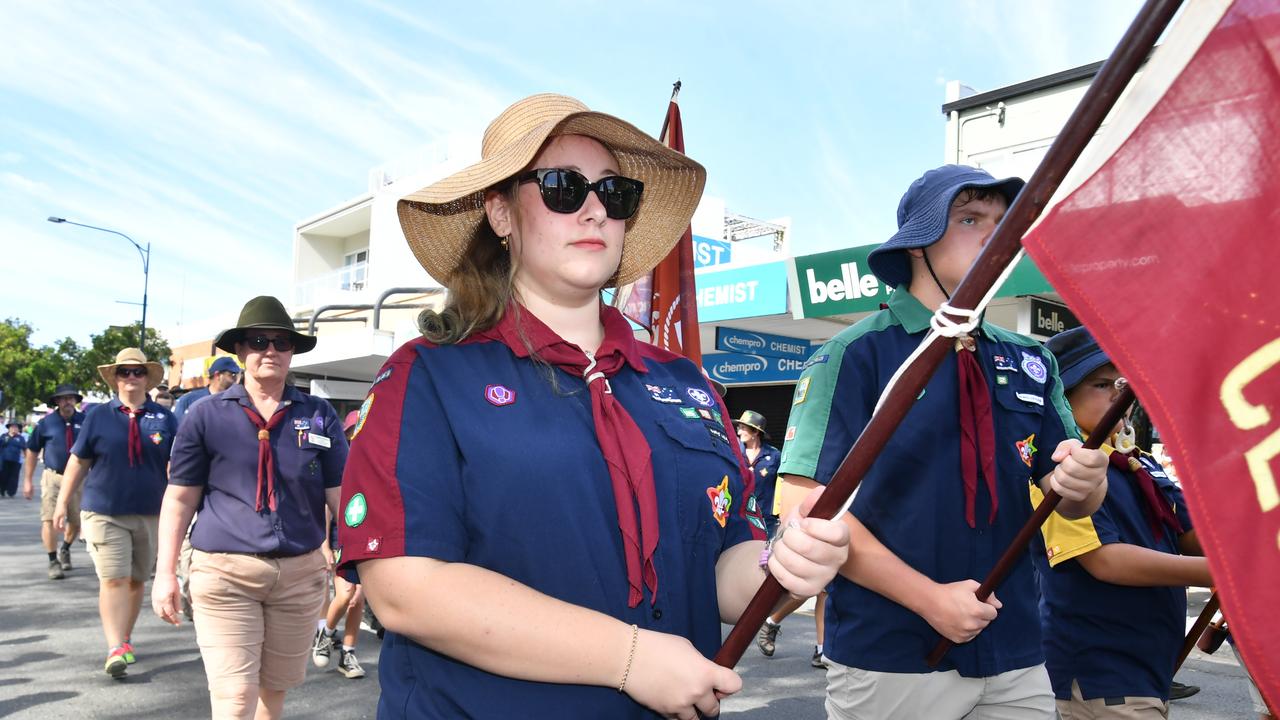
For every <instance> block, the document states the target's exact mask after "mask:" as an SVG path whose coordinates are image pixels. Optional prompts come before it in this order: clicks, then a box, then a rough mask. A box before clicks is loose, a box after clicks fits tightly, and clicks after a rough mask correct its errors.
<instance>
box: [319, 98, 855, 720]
mask: <svg viewBox="0 0 1280 720" xmlns="http://www.w3.org/2000/svg"><path fill="white" fill-rule="evenodd" d="M481 155H482V157H483V158H484V159H483V160H481V161H480V162H479V163H478V164H476V165H473V166H471V167H469V168H466V169H464V170H462V171H460V172H458V173H457V174H455V175H453V176H450V177H448V178H445V179H443V180H440V181H439V182H437V183H436V184H434V185H432V186H430V187H427V188H425V189H423V190H420V191H418V192H415V193H412V194H410V195H409V196H408V197H407V199H404V200H401V201H400V204H399V214H400V221H401V226H402V228H403V229H404V231H405V235H406V238H407V239H408V241H409V244H410V247H411V248H412V249H413V251H414V253H415V255H416V256H417V258H418V260H419V262H421V263H423V266H424V267H425V268H426V270H427V272H428V273H429V274H430V275H431V276H432V277H433V278H436V279H437V280H439V281H440V282H441V283H442V284H444V285H445V286H446V287H448V288H449V299H448V303H447V305H446V306H445V308H444V310H443V311H441V312H438V313H437V312H426V313H424V314H423V316H422V318H421V320H420V323H421V326H422V328H423V330H424V337H423V338H421V339H418V340H414V341H412V342H409V343H407V344H405V345H403V346H402V347H400V349H398V350H397V351H396V352H395V353H394V354H393V355H392V356H391V358H390V359H389V360H388V361H387V363H386V364H385V365H384V366H383V369H382V371H381V372H380V373H379V374H378V376H377V377H376V378H375V380H374V383H373V386H372V388H371V389H370V392H369V395H368V397H367V398H366V399H365V402H364V405H363V406H362V408H361V413H360V418H359V420H358V421H357V424H356V427H355V430H354V437H355V441H354V443H353V445H352V456H351V462H350V463H349V464H348V467H347V473H346V475H345V477H344V478H343V491H342V493H343V502H344V511H343V513H342V514H341V516H340V517H341V522H342V526H341V531H340V538H341V540H342V568H343V569H344V571H345V572H348V573H351V571H353V570H358V572H359V579H360V581H361V582H362V583H363V586H364V589H365V593H366V594H367V597H368V599H369V602H370V603H371V604H372V605H373V608H374V610H375V611H376V612H377V615H378V619H379V620H381V621H382V624H383V625H385V626H386V629H387V635H386V638H385V639H384V641H383V651H382V657H381V660H380V662H379V667H378V676H379V678H380V680H381V684H382V698H381V701H380V703H379V707H378V713H379V717H381V718H383V719H384V720H389V719H391V718H453V717H463V716H465V717H486V718H487V717H522V718H551V717H555V718H560V717H565V716H566V715H572V716H575V717H592V718H595V717H599V718H650V717H658V716H662V717H675V718H694V717H697V716H698V714H699V713H701V714H703V715H715V714H717V713H718V712H719V699H720V698H721V697H723V696H725V695H729V694H732V693H735V692H737V691H738V689H739V688H740V687H741V684H742V681H741V679H740V678H739V677H738V676H737V675H736V674H735V673H734V672H733V671H732V670H728V669H725V668H722V667H720V666H718V665H716V664H714V663H712V662H711V661H710V660H708V659H707V657H708V656H710V655H711V654H713V653H714V652H715V650H716V649H717V648H718V647H719V645H720V632H721V622H722V621H723V622H734V621H736V620H737V618H738V617H739V615H740V614H741V612H742V610H743V609H744V608H745V606H746V604H747V602H748V601H749V599H750V598H751V596H752V594H753V593H754V592H755V590H756V589H757V588H758V587H759V585H760V583H761V582H762V581H763V579H764V572H762V569H765V568H767V570H768V571H769V572H772V573H773V574H774V576H775V577H776V578H778V580H779V581H780V582H781V584H782V585H783V586H784V587H785V588H786V589H787V590H789V591H790V592H792V593H795V594H797V595H812V594H814V593H816V592H817V591H818V590H820V589H821V588H822V586H823V585H825V584H826V583H827V582H828V580H829V579H830V578H831V577H832V575H833V573H834V570H835V568H836V567H837V566H838V565H839V564H840V563H841V562H842V561H843V559H844V557H845V556H846V554H847V543H848V540H847V538H848V535H847V532H846V531H845V530H844V528H843V527H842V526H841V525H840V523H835V522H830V521H824V520H818V519H816V518H806V519H803V520H802V519H800V517H799V514H796V515H792V516H791V517H790V518H789V519H788V520H787V521H786V526H787V527H788V528H789V529H788V531H787V532H786V533H785V534H784V535H783V540H781V541H778V542H775V543H774V545H773V547H772V550H771V553H770V554H768V555H767V556H766V557H765V558H764V559H762V558H761V554H762V550H763V549H764V543H763V542H761V541H758V540H757V541H752V540H753V538H757V537H758V538H762V537H763V533H761V532H760V531H759V530H758V529H757V528H756V527H753V525H752V524H751V523H750V522H748V519H747V515H746V510H745V508H746V502H745V498H746V497H747V496H749V495H750V493H751V489H752V488H751V478H750V474H749V473H748V472H747V470H746V464H745V462H744V460H743V457H742V454H741V451H740V450H739V447H738V443H737V442H736V441H735V440H734V438H733V429H732V427H731V426H730V424H729V422H728V419H727V417H726V416H727V411H726V410H725V407H724V404H723V402H722V401H720V400H719V399H718V398H717V397H716V396H715V395H714V394H713V392H712V390H711V388H710V386H709V385H708V383H707V381H706V380H705V379H704V377H703V375H702V373H701V372H700V371H699V369H698V368H697V367H696V366H695V365H694V364H693V363H691V362H689V360H687V359H686V358H683V357H679V356H676V355H674V354H671V353H669V352H666V351H664V350H662V349H659V348H656V347H654V346H651V345H646V344H642V343H639V342H637V341H636V339H635V336H634V334H633V333H632V331H631V327H630V325H629V323H628V322H627V321H626V319H624V318H623V317H622V315H621V313H619V312H618V311H617V310H616V309H614V308H612V307H609V306H607V305H604V304H603V303H602V301H601V291H602V290H603V289H604V288H608V287H616V286H618V285H624V284H626V283H630V282H632V281H634V280H636V279H637V278H639V277H640V276H641V275H643V274H645V273H647V272H649V270H650V269H651V268H652V267H653V266H654V265H655V264H656V263H657V262H658V261H659V260H660V259H661V258H663V257H665V256H666V255H667V253H668V252H669V251H670V250H671V248H672V247H673V246H674V244H675V243H676V242H677V240H678V239H679V237H680V235H681V233H682V232H683V231H684V229H685V228H686V227H687V226H688V223H689V218H690V217H691V216H692V214H693V210H694V208H695V207H696V206H697V203H698V198H699V196H700V195H701V191H702V186H703V183H704V182H705V171H704V170H703V169H702V167H701V166H700V165H698V164H697V163H695V162H693V161H692V160H690V159H688V158H687V157H685V156H684V155H682V154H679V153H676V152H674V151H672V150H670V149H668V148H666V147H664V146H662V145H661V144H659V143H658V142H656V141H655V140H653V139H652V138H651V137H649V136H648V135H646V134H645V133H644V132H642V131H640V130H639V129H637V128H635V127H634V126H632V125H630V124H628V123H626V122H623V121H621V120H619V119H617V118H615V117H612V116H609V115H605V114H603V113H597V112H591V111H589V110H588V109H587V108H586V107H585V106H584V105H582V104H581V103H579V102H578V101H576V100H574V99H572V98H567V97H563V96H559V95H535V96H532V97H529V98H526V99H524V100H521V101H519V102H517V103H515V104H514V105H512V106H511V107H509V108H508V109H507V110H505V111H504V112H503V113H502V114H501V115H499V116H498V118H497V119H496V120H494V122H493V123H492V124H490V126H489V128H488V130H487V131H486V133H485V137H484V141H483V146H482V151H481ZM816 497H817V493H815V494H814V498H815V499H816ZM756 520H757V522H759V518H758V517H757V518H756Z"/></svg>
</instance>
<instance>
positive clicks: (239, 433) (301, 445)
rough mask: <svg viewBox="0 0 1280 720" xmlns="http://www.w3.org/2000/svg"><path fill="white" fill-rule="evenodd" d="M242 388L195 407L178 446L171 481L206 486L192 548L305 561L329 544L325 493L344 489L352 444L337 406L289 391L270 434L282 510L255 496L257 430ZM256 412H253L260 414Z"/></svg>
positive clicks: (229, 391) (192, 538)
mask: <svg viewBox="0 0 1280 720" xmlns="http://www.w3.org/2000/svg"><path fill="white" fill-rule="evenodd" d="M243 408H250V409H252V408H253V403H252V402H251V401H250V400H249V396H248V394H247V393H246V391H245V389H244V386H243V385H234V386H232V387H231V388H230V389H228V390H226V391H224V392H221V393H218V394H217V395H214V396H212V397H209V398H207V399H205V400H204V401H202V402H200V403H197V404H195V405H193V406H192V407H191V408H190V409H189V410H188V411H187V413H186V415H185V416H183V419H182V428H181V430H180V431H179V432H178V439H177V440H176V441H175V442H174V446H173V459H172V462H171V464H170V466H169V482H170V484H173V485H185V486H198V487H202V488H204V496H203V498H202V499H201V504H200V508H199V510H200V514H199V516H198V517H197V518H196V524H195V527H194V528H192V530H191V545H192V546H193V547H195V548H197V549H199V550H203V551H205V552H238V553H273V554H279V555H301V554H303V553H306V552H310V551H311V550H314V549H316V548H318V547H320V544H321V542H322V541H323V540H324V530H325V528H324V494H325V489H326V488H332V487H338V486H339V485H340V484H341V483H342V469H343V467H344V466H345V465H346V462H347V438H346V436H345V435H343V433H342V422H341V421H340V420H339V419H338V414H337V413H336V412H335V411H334V409H333V406H332V405H330V404H329V402H328V401H327V400H324V399H323V398H318V397H314V396H312V395H307V394H305V393H303V392H301V391H299V390H298V389H297V388H294V387H291V386H290V387H286V388H285V392H284V398H283V400H282V402H281V403H280V407H279V409H277V410H276V412H277V414H278V413H285V417H284V419H282V420H281V421H280V423H279V424H278V425H277V426H276V427H275V428H273V429H272V430H271V439H270V443H271V453H272V459H273V461H274V462H273V464H274V468H275V489H276V498H277V508H276V510H275V511H274V512H272V511H271V509H270V508H269V507H268V506H267V503H266V493H267V485H266V481H265V479H264V481H263V488H262V493H263V505H262V511H261V512H259V511H258V510H256V509H255V506H256V504H257V492H258V429H257V427H255V426H254V424H253V422H252V421H251V420H249V417H248V416H247V415H246V414H245V412H244V409H243ZM255 412H256V411H255Z"/></svg>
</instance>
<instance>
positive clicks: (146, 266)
mask: <svg viewBox="0 0 1280 720" xmlns="http://www.w3.org/2000/svg"><path fill="white" fill-rule="evenodd" d="M49 222H51V223H66V224H67V225H75V226H77V227H82V228H89V229H90V230H99V231H101V232H105V233H111V234H112V235H119V236H120V237H122V238H124V239H125V240H128V241H129V242H130V243H131V244H132V245H133V247H134V248H135V249H136V250H137V251H138V255H140V256H141V257H142V329H141V331H139V333H138V349H139V350H143V348H144V344H145V343H146V341H147V287H148V285H149V284H150V282H151V241H149V240H148V241H147V247H146V249H145V250H144V249H143V248H142V246H141V245H139V244H138V243H137V241H135V240H134V239H133V238H131V237H129V236H128V235H125V234H124V233H122V232H119V231H116V230H111V229H110V228H104V227H98V226H96V225H85V224H84V223H78V222H72V221H71V220H68V219H66V218H60V217H50V218H49ZM144 352H145V351H144Z"/></svg>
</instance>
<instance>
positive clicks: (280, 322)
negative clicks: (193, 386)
mask: <svg viewBox="0 0 1280 720" xmlns="http://www.w3.org/2000/svg"><path fill="white" fill-rule="evenodd" d="M248 330H279V331H281V332H286V333H289V334H290V335H291V336H292V337H293V354H294V355H300V354H302V353H304V352H311V351H312V350H313V349H314V348H315V346H316V336H315V335H307V334H306V333H300V332H298V331H297V329H296V328H294V326H293V318H291V317H289V311H288V310H285V309H284V303H282V302H280V301H279V300H277V299H276V298H274V297H272V296H270V295H259V296H258V297H256V298H254V299H252V300H250V301H249V302H247V303H245V304H244V307H243V308H241V309H240V319H239V320H237V321H236V326H235V327H232V328H227V329H226V330H223V331H222V332H220V333H218V337H217V339H215V340H214V341H213V344H214V346H215V347H217V348H218V349H219V350H225V351H227V352H229V353H231V354H232V355H234V354H235V352H236V343H237V342H239V341H240V339H241V338H243V337H244V336H245V335H246V334H247V333H246V331H248ZM214 362H217V361H216V360H215V361H214Z"/></svg>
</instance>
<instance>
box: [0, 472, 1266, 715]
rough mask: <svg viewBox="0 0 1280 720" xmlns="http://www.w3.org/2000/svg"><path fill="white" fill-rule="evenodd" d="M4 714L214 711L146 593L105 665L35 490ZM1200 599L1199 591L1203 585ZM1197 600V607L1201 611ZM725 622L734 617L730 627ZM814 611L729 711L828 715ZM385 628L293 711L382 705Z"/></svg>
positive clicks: (748, 673)
mask: <svg viewBox="0 0 1280 720" xmlns="http://www.w3.org/2000/svg"><path fill="white" fill-rule="evenodd" d="M0 557H3V563H2V564H0V567H3V577H2V579H0V583H2V584H0V589H2V590H3V592H0V718H14V719H15V720H56V719H61V718H67V719H69V720H88V719H93V720H98V719H101V720H149V719H155V720H160V719H164V720H170V719H172V718H201V717H208V716H209V699H208V693H207V690H206V686H205V676H204V669H203V667H202V665H201V662H200V654H199V650H198V649H197V647H196V644H195V633H194V631H193V629H192V627H191V625H190V624H184V625H182V626H181V627H178V628H173V627H170V626H168V625H165V624H164V623H162V622H160V621H159V620H158V619H156V617H155V616H154V615H153V614H152V613H151V610H150V600H149V598H150V586H149V585H148V587H147V598H148V601H147V603H146V605H145V606H144V608H143V611H142V615H141V616H140V618H139V620H138V624H137V627H136V629H135V631H134V645H135V650H136V654H137V656H138V663H137V664H136V665H133V666H131V667H130V669H129V674H128V675H127V676H126V677H125V678H124V679H122V680H111V679H110V678H108V677H107V676H106V674H105V673H103V671H102V663H103V660H104V659H105V658H106V652H107V649H106V647H105V641H104V639H103V637H102V631H101V627H100V625H99V621H98V613H97V587H98V583H97V579H96V578H95V576H94V574H93V568H92V565H91V563H90V560H89V557H88V555H87V554H86V553H85V551H84V546H83V545H81V544H77V545H76V546H75V547H74V548H73V550H72V562H73V564H74V565H75V569H74V570H72V571H71V572H70V573H68V576H67V578H66V579H64V580H59V581H51V580H48V579H47V577H46V574H45V573H46V570H47V566H48V561H47V558H46V556H45V554H44V551H43V549H42V548H41V547H40V540H39V501H38V499H35V500H31V501H26V500H23V499H21V496H19V497H18V498H16V499H0ZM1193 599H1195V600H1198V601H1199V603H1202V602H1203V600H1204V596H1203V594H1201V595H1197V596H1195V597H1194V598H1193ZM1197 611H1198V603H1197V607H1194V608H1193V612H1197ZM726 631H727V628H726ZM813 644H814V627H813V616H812V615H811V614H803V613H797V614H796V615H794V616H792V617H791V618H789V619H788V620H787V621H786V622H785V623H784V624H783V631H782V635H781V636H780V638H779V643H778V649H777V652H776V653H775V655H774V657H773V658H772V659H769V658H765V657H764V656H762V655H761V654H760V652H759V651H758V650H757V649H756V648H755V646H754V645H753V646H752V647H751V648H749V649H748V650H747V654H746V656H745V657H744V658H743V662H742V663H741V664H740V665H739V667H738V672H739V673H741V675H742V677H743V681H744V688H743V691H742V692H741V693H739V694H738V695H736V696H734V697H732V698H730V699H728V700H726V702H725V704H724V710H725V715H727V716H730V717H735V718H743V719H744V720H747V719H750V720H757V719H758V720H764V719H765V718H770V719H772V718H786V719H787V720H810V719H814V720H817V719H819V718H822V717H823V711H822V695H823V692H824V688H825V679H824V674H823V672H822V671H821V670H817V669H814V668H812V667H810V665H809V659H810V656H811V655H812V652H813ZM379 645H380V644H379V642H378V640H377V638H376V637H375V636H374V635H373V634H371V633H368V632H364V633H362V634H361V639H360V643H359V647H358V651H359V656H360V659H361V662H362V664H363V665H364V668H365V670H366V671H367V672H368V676H367V677H365V678H363V679H359V680H347V679H346V678H344V677H342V676H341V675H340V674H338V672H337V671H336V670H334V669H333V666H332V665H331V666H330V668H329V669H327V670H318V669H316V668H310V669H309V670H308V676H307V682H306V684H304V685H303V686H302V687H301V688H298V689H296V690H294V691H291V692H290V693H289V696H288V699H287V700H286V704H285V714H286V716H287V717H290V718H317V719H320V718H324V719H325V720H332V719H334V718H338V719H341V720H356V719H358V718H373V717H374V716H375V715H376V706H377V697H378V680H377V677H378V650H379ZM1178 677H1179V679H1180V680H1182V681H1183V682H1186V683H1190V684H1195V685H1199V686H1201V687H1202V688H1203V690H1202V691H1201V692H1200V694H1199V695H1196V696H1194V697H1191V698H1188V699H1186V700H1180V701H1177V702H1175V703H1174V708H1173V712H1172V717H1174V718H1177V719H1179V720H1182V719H1186V720H1191V719H1196V720H1201V719H1203V720H1211V719H1212V720H1218V719H1220V718H1250V717H1253V716H1252V714H1251V712H1250V705H1249V700H1248V696H1247V690H1246V688H1245V680H1244V678H1243V674H1242V671H1241V669H1240V667H1239V666H1238V665H1237V664H1236V662H1235V660H1234V658H1233V657H1232V656H1231V653H1230V652H1229V651H1227V650H1225V649H1223V650H1219V651H1218V653H1217V654H1216V655H1213V656H1205V655H1202V654H1200V653H1199V651H1197V652H1196V654H1195V655H1193V656H1192V658H1191V659H1190V660H1189V661H1188V663H1187V666H1186V668H1185V669H1184V670H1183V671H1182V672H1181V673H1180V674H1179V676H1178Z"/></svg>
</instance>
